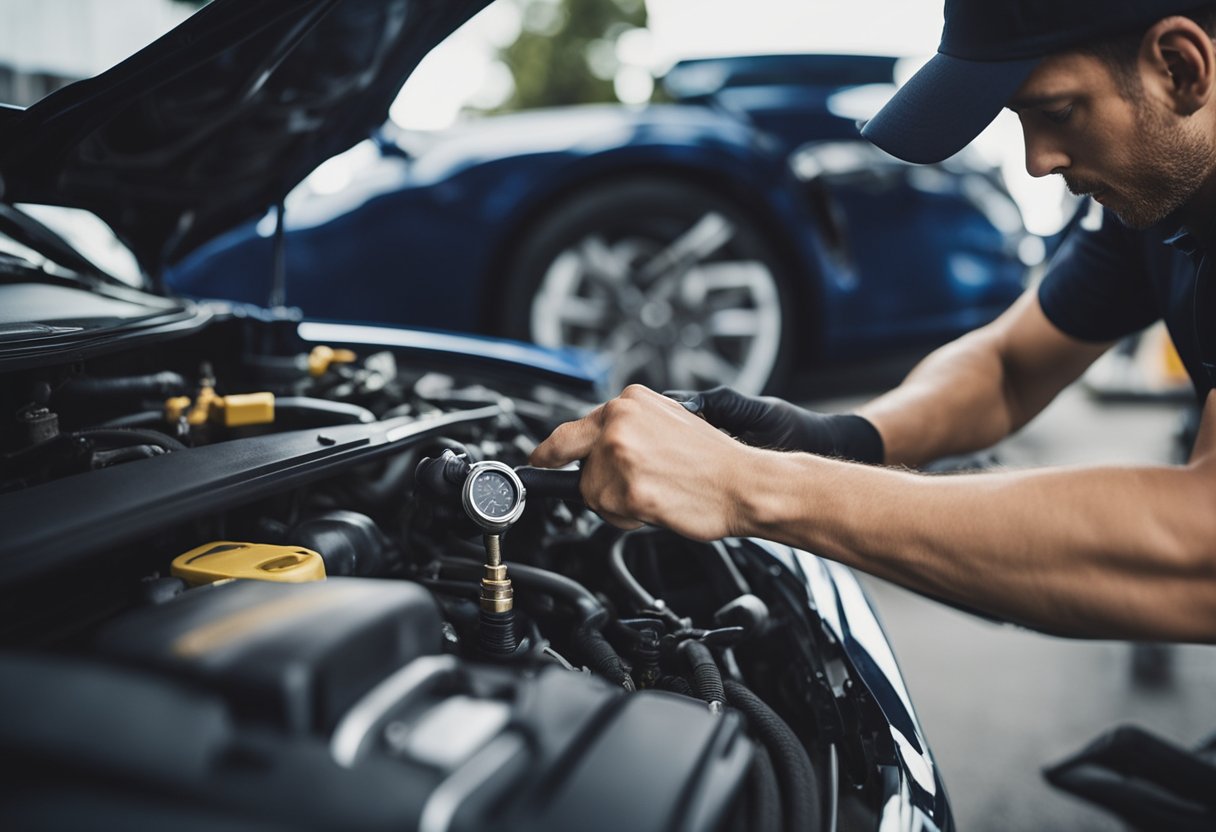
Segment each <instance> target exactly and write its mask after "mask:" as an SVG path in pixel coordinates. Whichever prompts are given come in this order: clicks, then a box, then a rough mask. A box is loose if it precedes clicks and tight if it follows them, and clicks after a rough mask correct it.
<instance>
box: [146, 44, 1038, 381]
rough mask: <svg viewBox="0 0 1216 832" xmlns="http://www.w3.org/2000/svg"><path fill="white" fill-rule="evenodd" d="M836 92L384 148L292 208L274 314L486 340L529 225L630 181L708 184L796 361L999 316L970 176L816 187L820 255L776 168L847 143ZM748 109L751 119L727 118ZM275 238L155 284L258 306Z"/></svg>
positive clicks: (998, 233) (297, 198)
mask: <svg viewBox="0 0 1216 832" xmlns="http://www.w3.org/2000/svg"><path fill="white" fill-rule="evenodd" d="M804 57H814V56H804ZM819 57H823V56H819ZM740 60H743V59H740ZM880 63H882V65H883V66H886V65H887V64H888V63H889V61H887V62H880ZM863 77H869V76H863ZM838 91H839V87H825V88H823V89H819V88H814V89H812V90H810V91H809V92H808V90H807V89H805V88H794V87H791V86H789V85H788V84H787V85H786V86H784V87H776V88H764V89H761V88H747V89H742V90H735V89H730V90H727V91H726V92H723V93H721V94H720V95H719V98H717V99H715V100H714V101H713V103H712V104H704V103H697V102H690V103H676V104H666V105H652V106H648V107H643V108H623V107H606V106H584V107H571V108H562V109H556V110H549V111H544V110H542V111H533V112H527V113H519V114H512V115H506V116H498V117H493V118H485V119H482V120H479V121H477V122H475V123H472V124H470V125H468V126H465V127H461V128H456V129H453V130H451V131H447V132H444V133H440V134H436V135H433V136H428V137H422V138H421V139H420V138H419V137H417V136H414V135H411V134H399V133H397V132H396V131H391V130H388V131H386V136H384V137H383V138H382V140H381V141H382V143H383V142H388V143H389V144H388V145H387V147H388V149H387V151H386V152H385V153H384V154H382V155H381V156H379V157H376V156H373V155H371V154H368V153H364V154H363V155H362V158H361V160H360V161H357V162H352V166H353V167H354V168H355V170H354V171H353V173H352V182H351V184H350V185H348V186H347V188H346V189H344V190H343V191H340V192H338V193H334V194H317V193H310V192H308V190H307V187H305V188H304V189H302V190H301V192H299V193H297V194H296V195H293V199H291V200H289V201H288V203H287V206H288V207H287V212H286V217H285V227H286V242H285V255H284V256H285V262H286V301H287V303H289V304H292V305H297V306H299V307H301V308H302V309H304V310H305V312H306V313H308V314H313V315H317V314H324V315H327V316H328V317H332V318H335V319H345V320H356V321H377V322H385V323H404V324H408V325H422V326H429V327H436V328H442V329H457V330H462V331H481V332H495V331H497V328H498V326H499V322H498V321H497V320H496V318H495V315H496V314H497V312H498V310H500V309H501V303H502V292H503V291H504V289H503V284H504V275H505V273H506V272H507V271H508V270H509V268H510V266H511V262H512V255H513V253H514V251H515V249H516V247H517V246H518V244H519V241H520V240H521V239H523V238H524V237H525V236H526V235H527V234H528V233H529V230H530V228H531V227H532V226H533V224H534V223H535V222H536V221H537V220H538V219H541V218H543V217H545V216H547V215H548V214H549V212H552V211H558V210H560V206H561V205H562V203H563V201H564V200H565V199H567V198H569V197H570V196H572V195H574V194H581V193H588V192H591V191H593V190H594V189H595V188H597V187H599V186H601V185H603V184H604V183H611V182H615V181H620V180H621V179H622V178H624V177H631V176H636V177H639V178H647V177H649V178H654V179H657V180H658V181H671V182H681V181H683V182H690V183H696V184H699V185H702V186H706V187H708V188H710V189H712V190H714V191H715V192H718V193H720V194H721V195H723V196H724V197H726V198H727V199H729V200H731V201H732V202H734V203H736V204H738V205H740V206H742V208H743V210H744V211H745V212H746V213H747V214H748V215H749V216H752V217H755V218H756V219H757V222H758V224H759V225H760V227H761V228H762V229H763V232H764V234H765V235H766V238H767V240H768V241H769V243H770V244H771V245H772V246H773V248H774V249H776V250H777V251H779V252H780V254H781V256H782V257H783V258H784V259H785V260H786V261H787V262H788V263H789V264H790V265H791V272H792V273H793V274H794V275H795V276H796V278H795V281H794V283H795V285H794V286H793V290H794V292H795V300H796V302H797V304H798V313H797V314H796V316H795V322H796V324H797V326H796V329H797V330H798V332H797V335H796V339H797V340H798V341H799V342H800V346H801V347H802V348H803V350H802V354H803V355H805V356H818V357H820V358H822V359H826V360H832V359H838V358H845V357H864V356H866V355H873V354H876V353H880V352H883V351H887V350H891V349H898V348H901V347H905V346H918V345H925V344H931V343H935V342H940V341H942V340H946V339H947V338H949V337H952V336H954V335H957V334H959V333H961V332H964V331H966V330H968V329H970V328H972V327H974V326H975V325H977V324H980V323H984V322H986V321H988V320H990V319H992V318H993V317H995V315H996V314H998V313H999V312H1000V311H1001V310H1002V309H1004V308H1005V306H1007V305H1008V304H1009V303H1010V302H1011V301H1012V300H1013V298H1015V297H1016V296H1017V295H1018V294H1019V293H1020V292H1021V290H1022V288H1023V279H1024V275H1025V268H1024V265H1023V264H1022V263H1021V262H1020V261H1019V260H1018V258H1017V256H1016V253H1015V250H1016V243H1017V239H1018V234H1017V233H1015V234H1012V235H1011V234H1010V233H1009V232H1008V231H1007V230H1002V229H997V228H994V227H993V226H992V225H991V224H990V223H989V222H988V219H987V218H986V217H985V216H984V215H983V214H982V213H980V212H978V211H977V210H976V208H975V207H974V206H973V205H972V204H971V202H970V201H969V200H968V198H967V196H966V194H965V193H964V186H963V184H962V179H963V178H964V177H965V176H979V175H980V174H978V173H975V172H969V173H965V174H960V173H959V172H958V165H956V169H955V170H952V171H943V170H938V171H937V173H936V175H935V176H931V175H922V174H920V173H917V172H909V169H908V168H907V167H906V166H905V167H904V168H902V169H901V170H902V173H901V174H900V175H898V176H896V175H893V174H892V175H887V176H885V177H880V178H875V179H873V180H872V181H868V182H866V181H861V182H858V181H855V180H856V178H857V177H856V176H853V177H852V180H854V181H846V180H840V181H827V182H826V184H825V185H824V187H825V188H826V189H827V190H828V191H829V192H830V199H831V200H833V205H834V210H836V211H837V212H838V214H839V215H840V216H843V217H844V219H845V225H846V227H845V229H844V233H845V235H846V238H847V244H846V245H845V246H844V247H843V248H841V249H839V250H833V249H832V247H831V243H830V241H829V240H828V239H826V238H825V234H824V233H823V231H822V230H821V227H822V225H823V222H824V219H823V217H822V216H821V215H820V214H817V213H816V206H815V204H814V202H813V200H812V198H811V197H810V196H808V187H810V186H808V185H807V184H806V183H804V182H801V181H799V179H798V177H796V176H795V175H794V174H793V173H792V172H791V170H790V161H789V160H790V156H791V154H792V153H794V152H795V151H796V150H797V149H798V147H799V146H800V144H801V143H800V142H799V141H798V140H799V138H801V139H802V142H805V141H806V139H807V137H814V138H815V139H816V141H825V142H829V141H844V140H851V141H859V138H858V136H857V133H856V128H855V126H854V124H853V121H852V120H851V119H849V118H844V117H841V116H837V115H834V114H832V113H831V112H830V111H828V110H826V109H824V108H825V106H826V104H825V102H826V101H827V100H828V99H829V98H830V97H831V94H832V93H834V92H838ZM727 93H731V94H736V95H737V96H743V95H747V96H750V98H751V99H752V100H749V101H747V102H733V101H730V100H729V97H728V96H727ZM757 99H759V100H757ZM744 103H745V104H746V106H747V107H750V108H752V109H749V110H747V111H746V112H744V111H741V110H740V111H736V110H732V107H734V106H736V104H737V105H738V106H740V107H742V106H744ZM779 105H780V106H779ZM760 108H764V111H763V112H760ZM782 108H784V109H782ZM762 123H763V124H762ZM778 131H780V132H778ZM395 147H399V148H401V149H400V150H396V149H395ZM825 179H826V180H831V177H825ZM1011 204H1012V203H1011ZM1015 210H1016V209H1015ZM272 227H273V221H272V219H271V218H270V217H267V218H264V219H263V221H262V222H261V223H260V224H258V223H253V222H251V223H248V224H246V225H244V226H242V227H241V228H238V229H236V230H234V231H232V232H230V233H228V234H226V235H224V236H223V237H221V238H218V239H216V240H214V241H212V242H211V243H210V244H208V245H206V246H204V247H203V248H201V249H200V250H199V251H198V252H196V253H195V254H194V255H192V256H191V257H189V258H187V259H186V260H185V261H183V262H182V263H180V264H178V265H177V266H175V267H174V268H172V269H171V270H170V271H169V273H168V277H167V282H168V285H169V286H170V287H171V288H172V289H173V290H174V291H177V292H180V293H182V294H185V295H187V296H192V297H207V296H217V297H235V298H239V299H241V300H244V301H247V302H262V303H264V302H266V300H267V298H268V297H269V292H270V285H271V274H272V272H273V258H274V254H273V243H272V241H271V239H270V237H271V229H272ZM470 238H471V239H472V243H470V242H469V240H470ZM877 241H881V244H875V242H877ZM356 265H357V268H353V267H354V266H356ZM343 271H345V272H346V273H347V275H348V277H345V278H335V273H337V272H343ZM351 272H353V273H355V274H357V277H356V278H354V279H355V280H357V282H356V283H355V284H353V285H350V284H348V285H347V290H346V291H344V293H343V297H342V298H341V299H340V300H339V301H338V303H337V305H335V303H334V299H333V298H332V297H330V292H329V285H330V283H331V281H332V280H334V279H350V278H349V274H350V273H351ZM470 299H471V300H472V302H470ZM323 310H324V311H323Z"/></svg>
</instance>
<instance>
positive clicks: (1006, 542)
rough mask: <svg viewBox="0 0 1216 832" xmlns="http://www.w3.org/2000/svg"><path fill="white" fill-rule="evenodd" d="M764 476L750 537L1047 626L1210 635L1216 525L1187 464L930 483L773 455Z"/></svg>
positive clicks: (1199, 478)
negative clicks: (1203, 505)
mask: <svg viewBox="0 0 1216 832" xmlns="http://www.w3.org/2000/svg"><path fill="white" fill-rule="evenodd" d="M761 470H763V472H764V473H763V475H762V477H761V478H758V479H757V481H756V482H753V483H751V484H750V485H749V496H746V497H745V498H744V499H745V508H744V516H745V520H744V526H745V528H746V533H748V534H754V535H757V536H762V537H769V538H772V539H777V540H780V541H782V542H785V543H789V544H791V545H794V546H798V547H800V548H804V549H807V550H809V551H812V552H817V553H820V554H823V555H825V556H827V557H831V558H833V559H836V560H840V561H842V562H844V563H847V564H849V565H852V566H855V567H857V568H860V569H862V570H864V571H867V572H871V573H873V574H876V575H878V576H880V577H883V578H887V579H889V580H892V581H895V582H897V583H900V584H903V585H905V586H907V587H910V588H912V589H915V590H918V591H921V592H926V593H929V594H933V595H936V596H939V597H943V598H947V599H951V600H955V601H958V602H960V603H964V604H967V605H970V606H974V607H977V608H980V609H983V610H987V611H989V612H993V613H995V614H997V615H1000V616H1003V617H1007V618H1009V619H1012V620H1015V621H1020V622H1022V623H1025V624H1028V625H1031V626H1034V627H1038V628H1041V629H1045V630H1049V631H1052V632H1058V633H1061V634H1068V635H1077V636H1089V635H1102V636H1105V637H1117V636H1126V637H1139V638H1164V639H1178V640H1198V641H1216V528H1213V526H1216V523H1213V521H1212V520H1211V519H1209V518H1211V517H1212V516H1213V512H1212V511H1201V510H1199V511H1197V510H1196V503H1197V502H1211V500H1210V499H1209V497H1208V496H1207V494H1208V491H1210V486H1209V485H1208V484H1206V483H1205V482H1204V479H1203V477H1204V475H1201V474H1199V473H1197V472H1196V471H1195V470H1194V469H1182V468H1141V469H1132V468H1104V469H1103V468H1091V469H1056V470H1045V471H1028V472H1017V473H999V474H983V475H973V476H965V477H926V476H921V475H917V474H911V473H907V472H901V471H893V470H888V469H878V468H867V467H865V466H858V465H850V464H847V463H839V462H835V461H831V460H823V459H817V458H814V457H810V456H805V455H795V454H787V455H778V454H768V457H767V459H766V460H765V461H764V462H763V466H762V469H761ZM766 483H767V484H768V485H767V486H766V485H765V484H766Z"/></svg>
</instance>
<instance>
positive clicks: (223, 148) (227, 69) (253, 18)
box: [0, 0, 490, 274]
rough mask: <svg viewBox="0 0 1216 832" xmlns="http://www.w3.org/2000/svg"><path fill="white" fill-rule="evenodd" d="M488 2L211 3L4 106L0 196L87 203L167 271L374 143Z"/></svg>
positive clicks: (147, 264)
mask: <svg viewBox="0 0 1216 832" xmlns="http://www.w3.org/2000/svg"><path fill="white" fill-rule="evenodd" d="M489 2H490V0H215V2H213V3H212V4H211V5H209V6H207V7H205V8H203V9H202V10H201V11H199V12H197V13H196V14H195V15H193V16H192V17H190V18H189V19H188V20H186V21H185V22H184V23H183V24H182V25H180V26H178V27H177V28H176V29H174V30H173V31H171V32H169V33H168V34H166V35H164V36H163V37H161V38H159V39H158V40H156V41H155V42H153V43H152V44H150V45H149V46H147V47H145V48H144V49H142V50H140V51H139V52H137V53H136V54H134V55H133V56H131V57H130V58H128V59H126V60H125V61H123V62H122V63H119V64H117V65H116V66H114V67H112V68H111V69H109V70H107V71H105V72H103V73H101V74H100V75H97V76H96V77H94V78H89V79H85V80H83V81H79V82H77V83H75V84H72V85H70V86H68V87H65V88H64V89H62V90H59V91H58V92H56V93H54V94H52V95H50V96H47V97H46V98H44V99H43V100H41V101H39V102H38V103H36V104H34V105H33V106H31V107H30V108H28V109H25V110H22V109H16V108H8V107H3V108H0V198H3V200H4V201H5V202H9V203H13V202H33V203H40V204H48V205H66V206H71V207H75V208H85V209H87V210H90V211H92V212H93V213H95V214H97V215H98V216H99V217H101V218H102V219H103V220H105V221H106V222H107V223H109V225H110V226H111V227H112V228H113V229H114V230H115V232H117V233H118V235H119V236H120V237H121V238H122V239H123V240H124V242H125V243H126V244H127V245H128V246H129V247H130V248H131V250H132V251H133V252H134V254H135V256H136V257H137V258H138V259H139V261H140V263H141V265H142V266H143V268H144V269H145V270H146V271H148V272H149V273H153V274H154V273H156V272H158V271H159V269H160V268H161V267H163V266H164V265H165V264H167V263H171V262H174V261H176V260H178V259H180V258H181V257H182V256H184V255H185V254H186V253H188V252H189V251H191V250H192V249H194V248H196V247H198V246H199V245H201V244H202V243H204V242H206V241H207V240H208V239H210V238H212V237H214V236H215V235H217V234H219V233H221V232H223V231H225V230H226V229H228V228H230V227H232V226H234V225H236V224H238V223H240V222H243V221H245V220H248V219H250V218H252V217H255V216H258V215H259V214H261V213H262V212H264V211H265V210H266V209H267V208H268V207H269V206H270V205H273V204H275V203H276V202H278V201H279V200H280V199H282V197H283V196H284V195H285V194H286V193H287V192H288V191H289V190H290V189H291V188H292V187H294V186H295V185H296V184H297V183H298V182H299V181H300V180H301V179H303V178H304V177H305V176H306V175H308V173H309V172H311V171H312V170H313V169H314V168H316V166H317V165H319V164H320V163H321V162H323V161H325V160H326V159H328V158H330V157H331V156H333V155H335V154H337V153H340V152H342V151H343V150H346V149H347V148H349V147H351V146H353V145H354V144H356V143H357V142H359V141H361V140H362V139H364V138H366V137H367V136H368V135H369V134H370V133H371V131H372V130H373V129H375V128H376V127H377V126H379V125H380V124H381V123H383V122H384V120H385V119H386V118H387V115H388V108H389V105H390V104H391V103H392V101H393V99H394V98H395V97H396V95H397V92H398V90H399V89H400V87H401V85H402V84H403V83H404V81H405V79H406V78H407V77H408V76H409V74H410V73H411V72H412V71H413V69H414V67H416V66H417V64H418V62H419V61H420V60H421V59H422V58H423V56H425V55H426V53H427V52H429V51H430V50H431V49H432V48H433V47H434V46H436V45H437V44H438V43H439V42H440V41H441V40H442V39H443V38H445V37H446V36H447V35H448V34H450V33H451V32H452V31H453V30H454V29H456V28H457V27H458V26H459V25H460V24H461V23H463V22H464V21H465V20H467V19H468V18H469V17H471V16H472V15H473V14H475V13H476V12H477V11H479V10H480V9H481V8H483V7H485V6H486V5H488V4H489Z"/></svg>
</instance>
